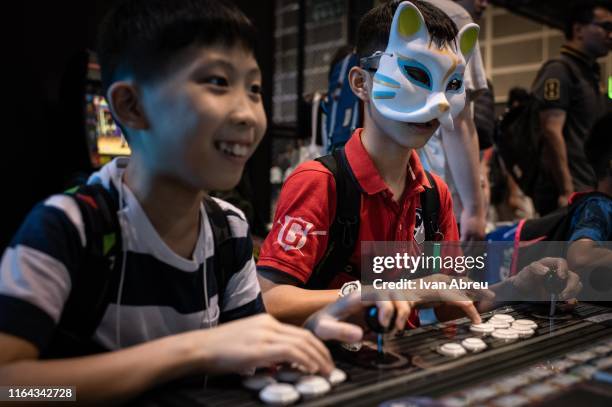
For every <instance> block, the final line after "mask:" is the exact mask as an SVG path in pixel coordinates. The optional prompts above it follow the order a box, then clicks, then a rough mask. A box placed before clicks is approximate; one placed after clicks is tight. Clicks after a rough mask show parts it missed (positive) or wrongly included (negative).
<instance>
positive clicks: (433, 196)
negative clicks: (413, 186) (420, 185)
mask: <svg viewBox="0 0 612 407" xmlns="http://www.w3.org/2000/svg"><path fill="white" fill-rule="evenodd" d="M425 175H426V176H427V179H428V180H429V183H430V184H431V188H427V187H426V188H425V190H424V191H423V192H421V210H422V215H423V225H424V227H425V240H426V241H428V242H432V241H440V240H444V235H443V234H442V233H441V232H440V192H439V191H438V186H437V184H436V182H435V181H434V178H433V176H432V175H431V173H430V172H429V171H425Z"/></svg>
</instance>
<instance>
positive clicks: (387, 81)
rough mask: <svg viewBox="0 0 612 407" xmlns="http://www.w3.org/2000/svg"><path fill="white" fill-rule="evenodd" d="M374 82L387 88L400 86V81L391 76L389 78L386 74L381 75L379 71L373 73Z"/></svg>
mask: <svg viewBox="0 0 612 407" xmlns="http://www.w3.org/2000/svg"><path fill="white" fill-rule="evenodd" d="M374 82H376V83H378V84H380V85H383V86H387V87H389V88H397V89H399V87H400V86H401V85H400V83H399V82H398V81H396V80H395V79H393V78H389V77H388V76H386V75H383V74H381V73H378V72H376V74H375V75H374Z"/></svg>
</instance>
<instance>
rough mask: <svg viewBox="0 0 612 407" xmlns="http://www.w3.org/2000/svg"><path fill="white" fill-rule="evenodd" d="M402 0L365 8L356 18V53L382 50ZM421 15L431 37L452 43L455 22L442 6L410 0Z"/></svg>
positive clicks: (442, 42)
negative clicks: (357, 22) (359, 17)
mask: <svg viewBox="0 0 612 407" xmlns="http://www.w3.org/2000/svg"><path fill="white" fill-rule="evenodd" d="M401 2H402V0H391V1H387V2H385V3H383V4H381V5H379V6H376V7H374V8H373V9H372V10H370V11H368V12H367V13H366V14H365V15H364V16H363V17H362V18H361V21H359V26H358V28H357V55H358V56H359V58H363V57H368V56H370V55H372V54H373V53H374V52H376V51H384V50H385V48H386V46H387V43H388V42H389V32H390V31H391V22H392V21H393V15H394V14H395V10H396V9H397V6H399V4H400V3H401ZM411 3H413V4H414V5H415V6H416V7H417V8H418V9H419V11H420V12H421V14H422V15H423V18H424V19H425V25H427V30H428V31H429V35H430V36H431V39H432V41H433V42H434V43H435V44H436V45H437V46H438V47H442V46H444V45H445V44H447V43H453V41H454V40H455V37H456V36H457V33H458V30H457V26H456V25H455V23H454V22H453V20H451V19H450V17H449V16H447V15H446V13H444V12H443V11H442V10H440V9H439V8H437V7H435V6H434V5H432V4H430V3H427V2H425V1H420V0H411Z"/></svg>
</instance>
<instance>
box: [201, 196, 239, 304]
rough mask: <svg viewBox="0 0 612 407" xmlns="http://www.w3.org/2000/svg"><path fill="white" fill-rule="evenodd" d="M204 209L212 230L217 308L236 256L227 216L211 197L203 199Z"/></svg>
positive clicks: (221, 302)
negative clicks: (217, 297)
mask: <svg viewBox="0 0 612 407" xmlns="http://www.w3.org/2000/svg"><path fill="white" fill-rule="evenodd" d="M204 209H205V210H206V214H207V215H208V219H209V222H210V227H211V229H212V234H213V239H214V242H215V243H214V244H215V255H214V257H213V270H214V273H215V277H216V279H217V284H218V292H219V307H222V306H223V300H224V294H225V288H226V287H227V283H228V282H229V277H230V275H231V272H232V270H233V265H234V257H235V256H236V252H235V245H234V239H233V238H232V231H231V229H230V225H229V222H228V221H227V215H226V214H225V212H223V209H221V207H220V206H219V204H218V203H217V202H216V201H215V200H214V199H213V198H211V197H209V196H205V197H204Z"/></svg>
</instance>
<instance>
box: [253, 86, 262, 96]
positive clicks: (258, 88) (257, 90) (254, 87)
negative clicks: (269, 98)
mask: <svg viewBox="0 0 612 407" xmlns="http://www.w3.org/2000/svg"><path fill="white" fill-rule="evenodd" d="M251 93H255V94H257V95H261V85H251Z"/></svg>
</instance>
